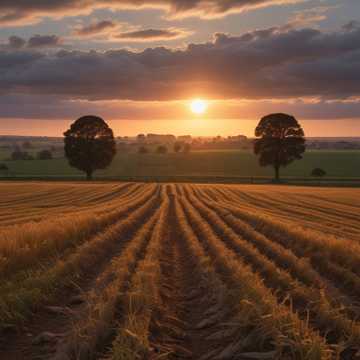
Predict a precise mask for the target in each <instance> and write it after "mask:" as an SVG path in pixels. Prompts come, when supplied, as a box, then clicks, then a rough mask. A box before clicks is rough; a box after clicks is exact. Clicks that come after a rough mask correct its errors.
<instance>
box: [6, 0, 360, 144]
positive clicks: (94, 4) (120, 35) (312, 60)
mask: <svg viewBox="0 0 360 360" xmlns="http://www.w3.org/2000/svg"><path fill="white" fill-rule="evenodd" d="M194 99H203V100H204V101H205V102H206V104H207V110H206V111H205V112H204V113H202V114H195V113H193V112H192V111H191V102H192V101H193V100H194ZM274 112H285V113H289V114H291V115H293V116H295V117H296V118H297V119H298V120H299V122H300V123H301V124H302V125H303V127H304V130H305V133H306V135H307V136H339V137H343V136H360V1H359V0H132V1H129V0H52V1H43V0H33V1H31V0H17V1H13V0H1V1H0V134H9V135H15V134H16V135H41V136H47V135H48V136H60V135H62V133H63V132H64V131H65V130H66V129H67V128H68V127H69V126H70V124H71V123H72V122H73V121H75V120H76V119H77V118H79V117H80V116H82V115H87V114H94V115H98V116H101V117H102V118H104V119H105V121H107V122H108V123H109V124H110V126H111V127H112V128H113V129H114V132H115V134H116V135H117V136H125V135H128V136H129V135H136V134H138V133H149V132H152V133H173V134H175V135H184V134H192V135H195V136H201V135H203V136H211V135H222V136H227V135H235V134H245V135H247V136H253V133H254V128H255V126H256V124H257V122H258V121H259V120H260V118H261V117H262V116H264V115H267V114H269V113H274Z"/></svg>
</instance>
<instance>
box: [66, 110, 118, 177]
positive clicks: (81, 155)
mask: <svg viewBox="0 0 360 360" xmlns="http://www.w3.org/2000/svg"><path fill="white" fill-rule="evenodd" d="M64 136H65V155H66V157H67V158H68V160H69V164H70V166H72V167H75V168H77V169H79V170H81V171H84V172H85V173H86V176H87V179H88V180H91V179H92V175H93V173H94V171H95V170H97V169H105V168H106V167H107V166H109V165H110V163H111V161H112V160H113V158H114V156H115V154H116V143H115V139H114V134H113V131H112V130H111V129H110V127H109V126H108V125H107V124H106V122H105V121H104V120H103V119H101V118H100V117H97V116H92V115H88V116H83V117H81V118H80V119H78V120H76V121H75V122H74V123H73V124H72V125H71V127H70V129H69V130H68V131H66V132H65V133H64Z"/></svg>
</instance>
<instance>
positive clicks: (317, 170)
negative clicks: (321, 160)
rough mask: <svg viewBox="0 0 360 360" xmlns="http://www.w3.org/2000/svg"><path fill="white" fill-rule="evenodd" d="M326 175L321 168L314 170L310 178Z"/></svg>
mask: <svg viewBox="0 0 360 360" xmlns="http://www.w3.org/2000/svg"><path fill="white" fill-rule="evenodd" d="M325 175H326V171H325V170H323V169H321V168H315V169H313V171H312V172H311V176H314V177H318V178H322V177H324V176H325Z"/></svg>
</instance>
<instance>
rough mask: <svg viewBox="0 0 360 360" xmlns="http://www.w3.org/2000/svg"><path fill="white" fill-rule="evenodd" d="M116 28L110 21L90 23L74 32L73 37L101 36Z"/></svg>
mask: <svg viewBox="0 0 360 360" xmlns="http://www.w3.org/2000/svg"><path fill="white" fill-rule="evenodd" d="M116 27H117V24H116V23H114V22H113V21H110V20H102V21H99V22H95V23H92V24H90V25H87V26H83V27H81V28H79V29H76V30H75V31H74V34H75V35H78V36H93V35H98V34H103V33H104V32H108V31H109V30H112V29H114V28H116Z"/></svg>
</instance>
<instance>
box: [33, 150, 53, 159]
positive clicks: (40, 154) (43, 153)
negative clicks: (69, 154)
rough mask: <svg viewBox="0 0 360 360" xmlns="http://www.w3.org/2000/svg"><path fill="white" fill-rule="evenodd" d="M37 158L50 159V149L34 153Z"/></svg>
mask: <svg viewBox="0 0 360 360" xmlns="http://www.w3.org/2000/svg"><path fill="white" fill-rule="evenodd" d="M36 157H37V159H38V160H51V159H52V158H53V154H52V152H51V151H50V150H41V151H39V152H38V153H37V155H36Z"/></svg>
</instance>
